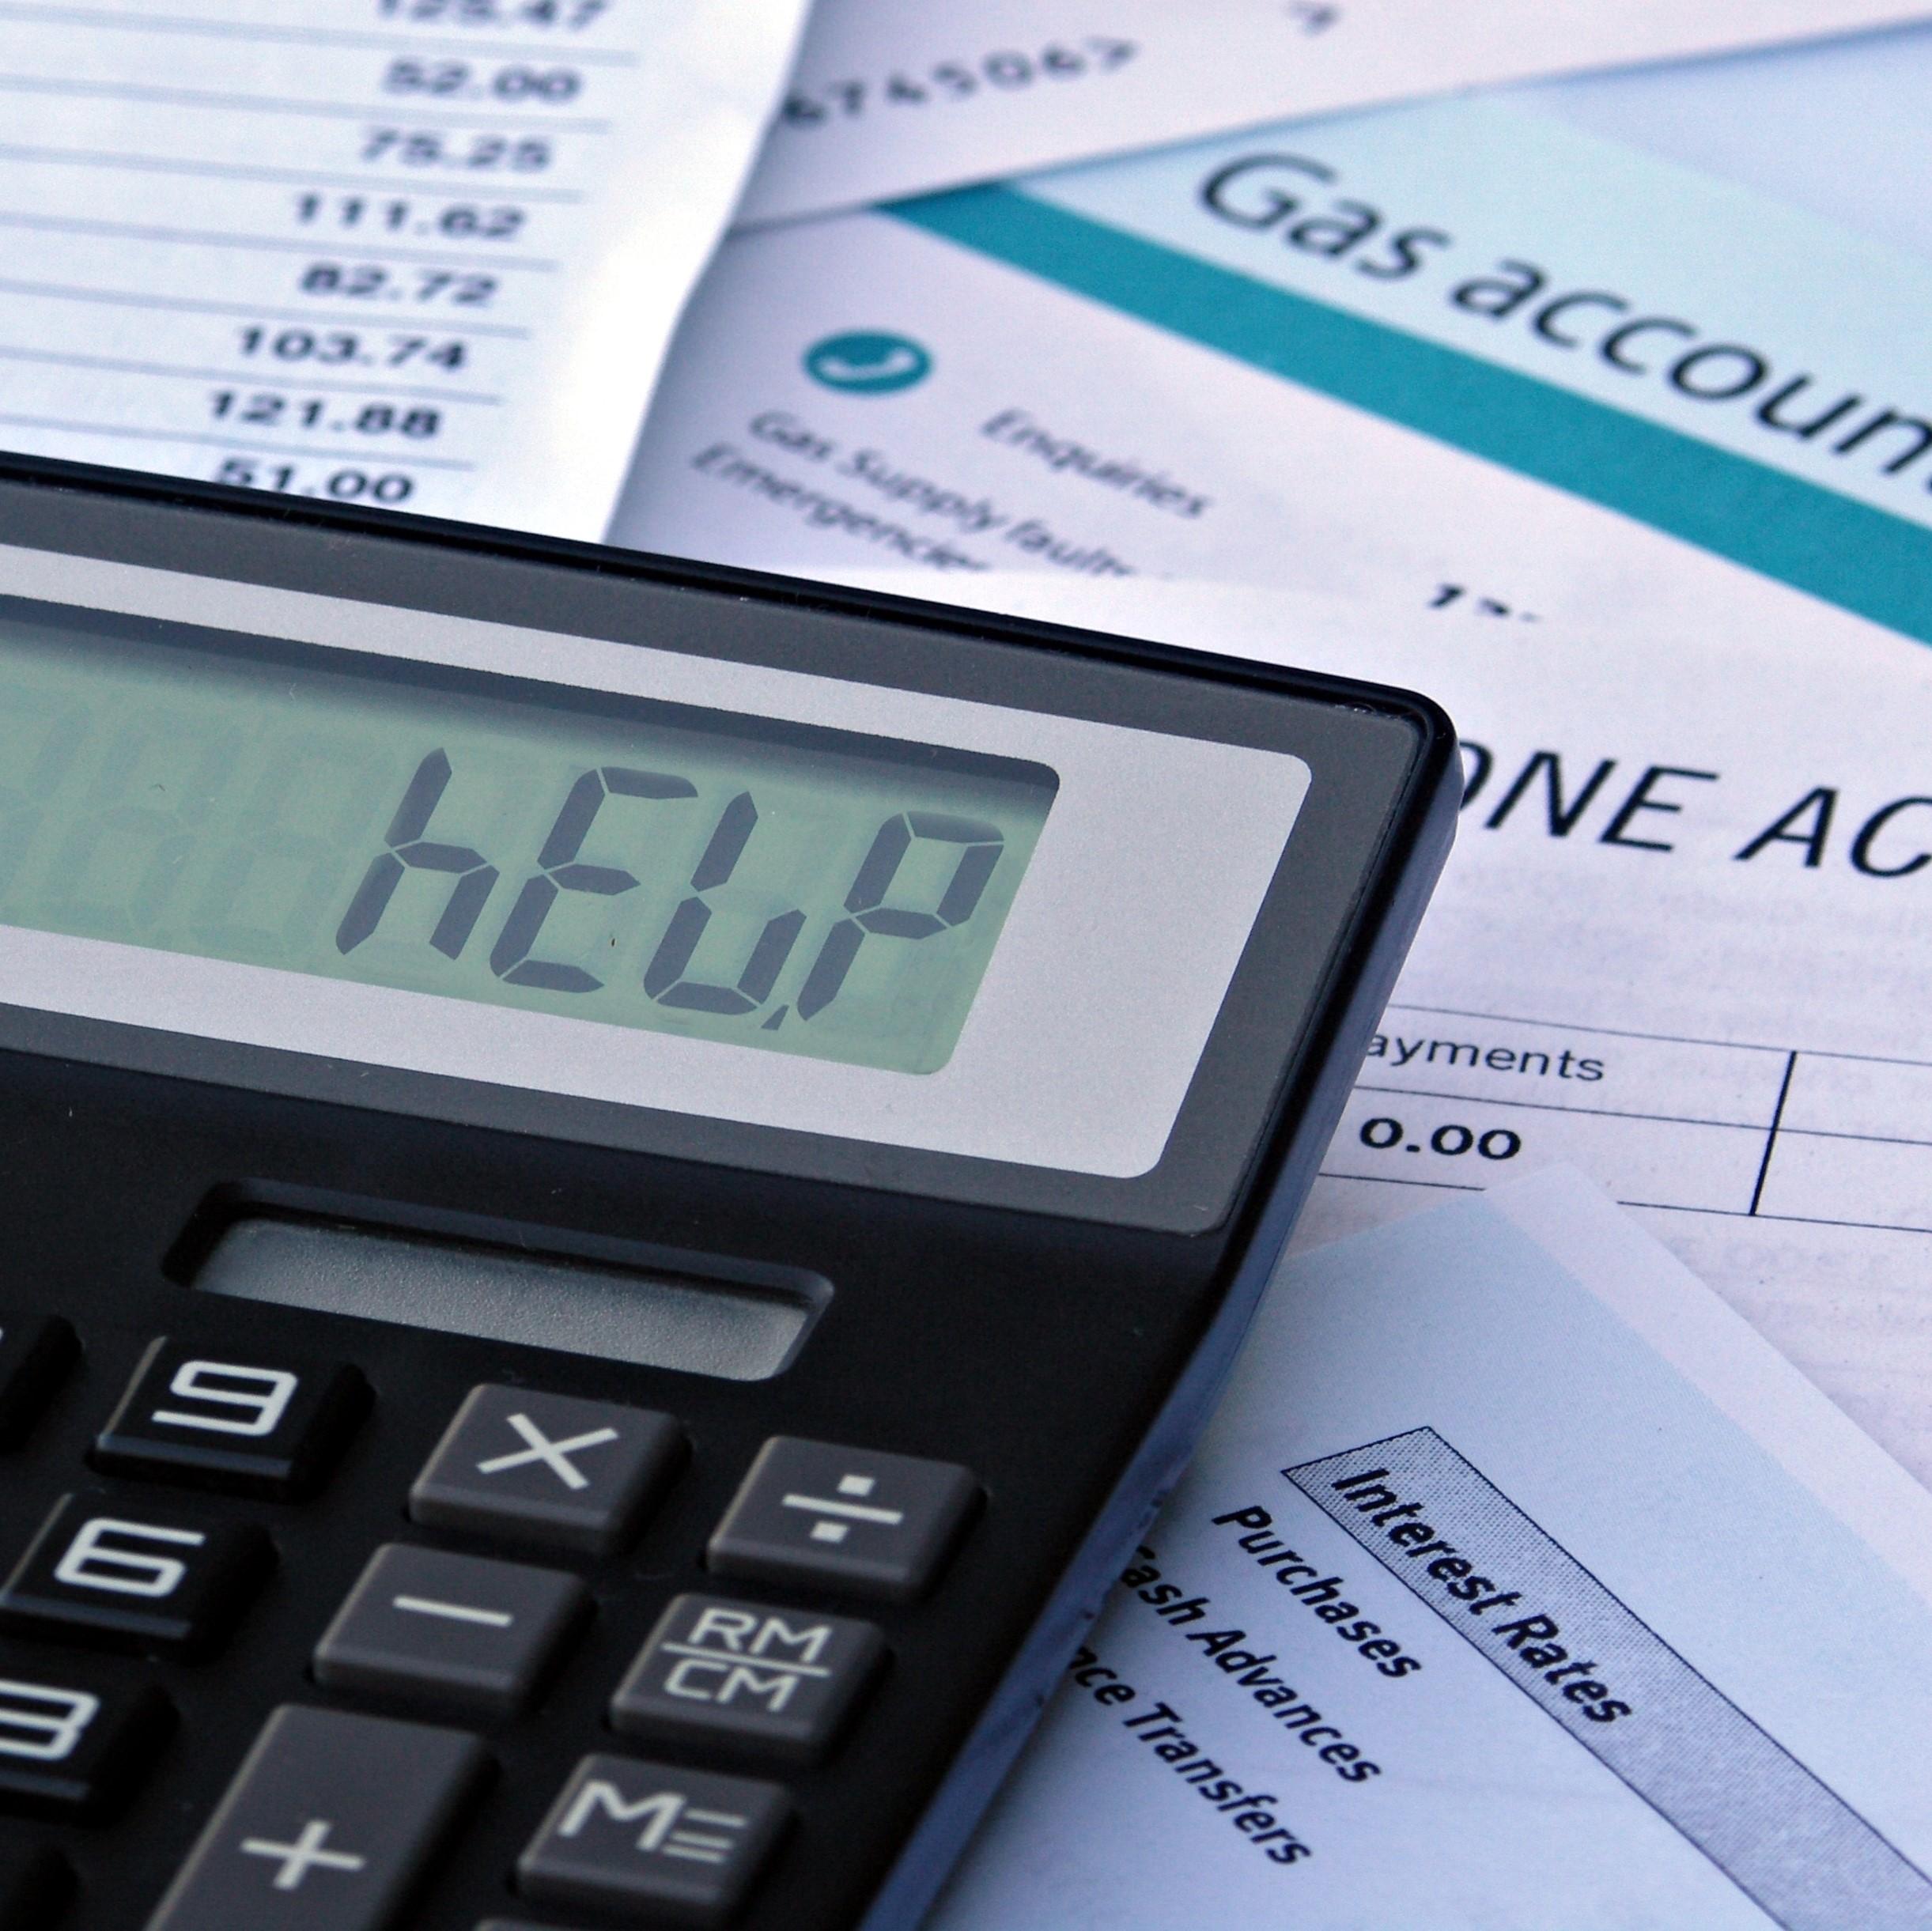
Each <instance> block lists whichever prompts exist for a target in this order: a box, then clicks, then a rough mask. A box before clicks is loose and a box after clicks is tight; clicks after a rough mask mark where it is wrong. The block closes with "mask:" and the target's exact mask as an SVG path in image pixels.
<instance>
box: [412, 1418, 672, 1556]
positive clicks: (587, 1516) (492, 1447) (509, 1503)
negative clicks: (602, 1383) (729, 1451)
mask: <svg viewBox="0 0 1932 1931" xmlns="http://www.w3.org/2000/svg"><path fill="white" fill-rule="evenodd" d="M683 1453H684V1435H683V1431H682V1430H681V1429H680V1428H679V1427H678V1424H677V1423H675V1422H674V1421H673V1420H672V1419H671V1417H670V1416H669V1415H659V1414H656V1413H655V1412H654V1411H652V1410H650V1409H648V1408H622V1407H619V1406H618V1404H615V1403H614V1402H607V1401H580V1400H577V1399H576V1398H575V1397H573V1396H569V1395H543V1394H535V1393H531V1391H530V1390H529V1389H525V1388H501V1387H493V1386H485V1387H482V1388H474V1389H471V1391H470V1393H469V1396H468V1397H467V1400H465V1401H464V1402H463V1406H462V1407H461V1408H459V1409H458V1410H457V1411H456V1419H455V1420H454V1421H452V1423H450V1425H449V1428H448V1432H447V1433H446V1434H444V1437H443V1439H442V1440H441V1441H440V1442H438V1443H437V1449H436V1453H434V1454H433V1455H432V1456H431V1457H429V1465H428V1466H427V1467H426V1468H424V1470H423V1472H422V1474H421V1475H419V1476H418V1477H417V1478H416V1483H415V1486H414V1487H413V1488H411V1489H410V1492H409V1513H410V1521H415V1522H422V1523H426V1524H429V1525H431V1526H433V1527H435V1528H438V1529H467V1530H470V1531H472V1532H478V1533H481V1534H483V1535H489V1536H503V1537H506V1538H508V1539H510V1540H515V1541H521V1542H531V1543H541V1544H551V1545H553V1546H554V1547H560V1548H570V1549H581V1550H584V1551H588V1553H589V1554H591V1555H609V1554H611V1552H612V1551H614V1550H616V1549H618V1548H621V1547H622V1546H623V1545H624V1544H626V1543H627V1542H629V1541H630V1540H631V1538H632V1537H633V1536H635V1535H636V1533H637V1530H638V1529H639V1527H640V1526H641V1524H642V1522H643V1520H644V1517H645V1512H646V1511H647V1510H648V1509H649V1508H650V1506H651V1505H652V1503H653V1502H656V1499H657V1498H658V1497H659V1495H661V1494H662V1493H663V1492H664V1487H665V1485H666V1484H667V1483H668V1482H669V1481H670V1479H671V1476H672V1474H673V1473H674V1472H675V1470H676V1468H677V1465H678V1463H679V1460H680V1459H681V1458H682V1455H683Z"/></svg>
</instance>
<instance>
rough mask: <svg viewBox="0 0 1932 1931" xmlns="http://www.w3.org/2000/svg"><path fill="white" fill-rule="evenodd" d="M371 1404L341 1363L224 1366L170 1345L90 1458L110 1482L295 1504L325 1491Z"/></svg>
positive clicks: (146, 1370) (144, 1373)
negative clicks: (171, 1485)
mask: <svg viewBox="0 0 1932 1931" xmlns="http://www.w3.org/2000/svg"><path fill="white" fill-rule="evenodd" d="M368 1408H369V1383H368V1382H367V1381H364V1380H363V1378H362V1377H361V1375H360V1374H358V1373H357V1371H356V1370H354V1368H351V1367H347V1366H343V1365H342V1364H341V1363H339V1362H296V1361H284V1360H274V1361H233V1360H225V1359H221V1357H219V1356H218V1355H210V1353H208V1352H207V1351H206V1350H205V1349H203V1348H201V1347H197V1346H195V1344H194V1343H186V1342H180V1341H170V1340H165V1339H164V1340H159V1341H157V1342H155V1343H153V1346H152V1347H149V1350H148V1351H147V1353H146V1355H143V1356H142V1360H141V1365H140V1366H139V1367H138V1368H137V1369H136V1370H134V1380H133V1381H131V1382H130V1383H129V1384H128V1388H127V1393H125V1394H123V1396H121V1399H120V1403H119V1406H118V1407H117V1408H115V1411H114V1414H113V1417H112V1419H111V1420H110V1421H109V1422H108V1425H107V1427H105V1428H104V1429H103V1430H101V1432H100V1434H99V1435H98V1436H97V1437H96V1439H95V1442H94V1452H93V1457H92V1459H93V1464H94V1466H95V1467H96V1468H100V1469H104V1470H105V1471H106V1472H108V1473H109V1474H112V1475H131V1476H144V1477H146V1479H149V1480H150V1481H157V1482H178V1483H186V1484H188V1485H190V1486H191V1487H196V1488H215V1489H222V1490H225V1491H227V1492H228V1493H229V1494H231V1495H260V1496H263V1497H265V1498H267V1499H268V1500H270V1501H272V1502H292V1501H297V1500H300V1499H301V1498H304V1497H306V1496H308V1495H313V1494H314V1493H315V1492H316V1490H317V1489H319V1487H321V1486H322V1483H323V1480H324V1479H325V1478H326V1477H327V1475H328V1473H329V1472H330V1470H331V1468H334V1466H335V1462H336V1459H337V1457H338V1456H340V1455H341V1453H342V1449H344V1447H345V1446H346V1445H347V1443H348V1440H349V1438H350V1435H351V1434H354V1432H355V1429H356V1427H357V1423H360V1422H361V1419H362V1417H363V1415H365V1413H366V1412H367V1411H368Z"/></svg>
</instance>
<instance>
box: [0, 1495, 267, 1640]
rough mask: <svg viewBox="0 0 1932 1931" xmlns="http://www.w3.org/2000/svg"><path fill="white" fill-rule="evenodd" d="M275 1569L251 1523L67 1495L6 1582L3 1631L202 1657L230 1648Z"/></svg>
mask: <svg viewBox="0 0 1932 1931" xmlns="http://www.w3.org/2000/svg"><path fill="white" fill-rule="evenodd" d="M273 1567H274V1546H273V1544H270V1541H269V1539H268V1537H267V1535H266V1534H265V1533H263V1531H262V1530H261V1529H259V1528H257V1527H255V1525H253V1524H252V1523H246V1522H243V1523H236V1522H222V1521H214V1520H213V1519H210V1518H209V1517H203V1516H200V1515H191V1514H189V1513H186V1512H185V1511H181V1510H172V1509H168V1510H149V1509H140V1510H133V1509H127V1508H124V1507H123V1506H121V1504H120V1502H119V1498H112V1499H110V1498H105V1497H103V1496H99V1495H63V1496H62V1498H60V1500H59V1502H56V1503H55V1505H54V1512H53V1513H52V1514H51V1515H50V1516H49V1517H47V1521H45V1523H44V1524H43V1525H42V1526H41V1529H40V1533H39V1534H38V1535H37V1536H35V1537H34V1539H33V1541H32V1544H31V1545H30V1546H29V1547H28V1551H27V1553H26V1554H25V1555H23V1556H22V1557H21V1559H20V1561H19V1563H17V1565H16V1566H15V1568H14V1570H13V1574H11V1575H10V1576H9V1577H8V1578H7V1579H6V1582H5V1583H4V1584H0V1629H6V1630H8V1631H12V1632H13V1633H14V1634H19V1635H23V1636H38V1637H46V1638H51V1640H52V1641H54V1642H79V1643H86V1644H89V1645H90V1646H93V1647H95V1648H96V1649H133V1650H137V1651H139V1652H141V1653H144V1654H149V1655H157V1656H181V1657H191V1658H193V1657H206V1656H209V1655H211V1654H212V1653H214V1651H215V1650H216V1649H218V1648H220V1646H221V1644H222V1643H223V1642H225V1641H226V1640H227V1638H228V1635H229V1631H231V1630H232V1629H233V1627H234V1626H235V1624H236V1622H237V1621H239V1620H240V1616H241V1613H242V1612H243V1611H244V1609H246V1608H248V1604H249V1603H250V1602H251V1600H253V1598H254V1597H255V1592H256V1591H257V1590H258V1589H259V1588H260V1587H261V1585H262V1584H263V1581H266V1580H267V1576H268V1573H269V1571H270V1570H271V1569H272V1568H273Z"/></svg>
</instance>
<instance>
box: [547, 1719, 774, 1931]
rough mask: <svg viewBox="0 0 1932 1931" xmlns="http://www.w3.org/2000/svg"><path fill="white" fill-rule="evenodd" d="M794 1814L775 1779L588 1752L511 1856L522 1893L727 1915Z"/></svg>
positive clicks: (630, 1910)
mask: <svg viewBox="0 0 1932 1931" xmlns="http://www.w3.org/2000/svg"><path fill="white" fill-rule="evenodd" d="M790 1815H791V1805H790V1804H789V1803H788V1801H787V1799H786V1797H785V1792H784V1791H783V1790H781V1789H779V1787H778V1786H777V1785H776V1784H769V1783H754V1782H752V1781H751V1780H750V1778H744V1777H720V1776H716V1775H713V1774H711V1773H710V1772H709V1771H705V1770H674V1769H672V1768H671V1767H670V1766H669V1765H667V1764H663V1763H639V1762H637V1760H636V1759H633V1758H630V1757H609V1756H595V1757H586V1758H584V1760H583V1762H582V1763H580V1764H578V1766H577V1770H576V1774H574V1775H573V1777H572V1778H571V1779H570V1781H569V1783H568V1784H566V1785H565V1786H564V1790H563V1794H562V1795H561V1797H558V1800H557V1801H556V1802H555V1803H554V1804H552V1805H551V1807H550V1815H549V1816H547V1817H546V1818H545V1819H544V1820H543V1824H542V1825H541V1826H540V1827H539V1830H538V1831H537V1834H536V1835H535V1837H534V1838H532V1839H531V1842H530V1846H529V1848H528V1849H527V1850H525V1851H524V1854H523V1855H522V1857H520V1858H518V1860H517V1861H516V1879H517V1883H518V1885H519V1886H520V1888H521V1889H522V1891H524V1895H526V1896H527V1897H531V1898H535V1899H538V1900H539V1902H541V1903H556V1904H584V1905H589V1906H595V1907H597V1908H599V1909H601V1910H607V1911H614V1912H619V1913H622V1914H625V1915H626V1916H629V1915H640V1916H645V1917H648V1918H650V1919H651V1920H652V1922H656V1921H657V1920H659V1919H661V1918H672V1919H674V1920H675V1921H677V1922H682V1923H685V1924H717V1923H720V1922H722V1921H723V1920H724V1919H725V1918H728V1917H729V1916H730V1915H731V1914H732V1912H733V1911H735V1910H736V1909H737V1908H738V1906H739V1903H741V1902H742V1901H743V1899H744V1896H745V1895H746V1893H747V1891H749V1890H750V1888H751V1886H752V1884H754V1883H755V1882H756V1881H757V1879H758V1872H760V1871H761V1870H762V1869H763V1868H764V1865H765V1864H766V1860H767V1859H768V1858H769V1857H770V1856H771V1854H772V1852H773V1850H775V1849H776V1848H777V1842H778V1838H779V1837H780V1835H781V1833H782V1832H783V1831H784V1829H785V1823H786V1821H787V1820H788V1818H789V1816H790Z"/></svg>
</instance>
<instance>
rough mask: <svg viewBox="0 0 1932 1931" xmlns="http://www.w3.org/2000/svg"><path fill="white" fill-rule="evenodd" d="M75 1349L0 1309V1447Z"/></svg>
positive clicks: (70, 1341)
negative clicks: (0, 1311)
mask: <svg viewBox="0 0 1932 1931" xmlns="http://www.w3.org/2000/svg"><path fill="white" fill-rule="evenodd" d="M80 1351H81V1344H80V1343H79V1342H78V1341H77V1340H74V1330H73V1328H70V1327H69V1326H68V1325H67V1324H66V1322H65V1321H62V1320H61V1319H60V1318H59V1317H58V1316H56V1315H52V1314H0V1449H7V1448H17V1447H18V1446H19V1445H20V1444H21V1442H23V1441H24V1440H25V1438H26V1435H27V1431H28V1429H30V1428H31V1427H32V1426H33V1425H34V1423H36V1421H38V1420H39V1419H40V1411H41V1410H42V1409H43V1408H45V1407H46V1406H47V1400H48V1398H49V1397H50V1396H51V1395H52V1393H53V1392H54V1390H55V1389H56V1388H58V1387H59V1385H60V1384H61V1382H62V1381H64V1380H65V1379H66V1375H67V1372H68V1370H70V1368H71V1367H72V1366H74V1361H75V1359H76V1358H77V1357H78V1355H79V1354H80ZM3 1922H6V1921H5V1920H4V1919H0V1923H3Z"/></svg>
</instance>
